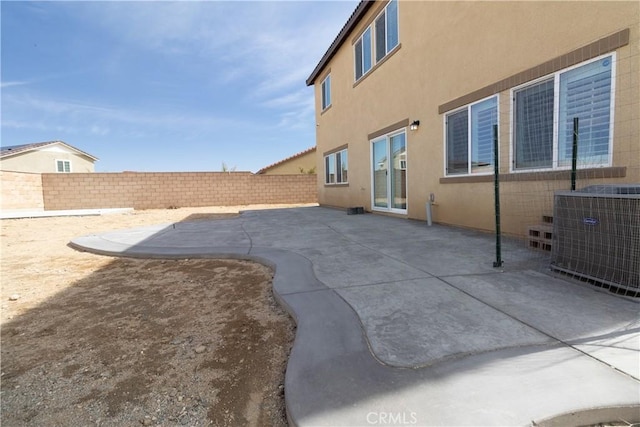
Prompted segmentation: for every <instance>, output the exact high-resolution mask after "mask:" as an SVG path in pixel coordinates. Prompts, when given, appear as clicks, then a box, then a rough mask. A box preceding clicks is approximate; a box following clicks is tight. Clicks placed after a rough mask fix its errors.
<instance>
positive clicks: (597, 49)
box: [307, 0, 640, 235]
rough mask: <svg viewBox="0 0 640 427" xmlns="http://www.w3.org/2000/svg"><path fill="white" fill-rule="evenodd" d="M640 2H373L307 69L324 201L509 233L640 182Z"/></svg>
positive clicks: (363, 7) (354, 16) (361, 5)
mask: <svg viewBox="0 0 640 427" xmlns="http://www.w3.org/2000/svg"><path fill="white" fill-rule="evenodd" d="M639 9H640V3H638V2H632V1H629V2H624V1H623V2H609V1H595V2H562V1H558V2H537V1H536V2H484V1H483V2H474V1H459V2H458V1H433V2H432V1H416V2H414V1H399V0H391V1H388V0H387V1H362V2H360V3H359V5H358V6H357V8H356V9H355V11H354V12H353V14H352V16H351V17H350V18H349V20H348V22H347V23H346V24H345V26H344V27H343V28H342V30H341V31H340V33H339V34H338V35H337V37H336V39H335V40H334V42H333V43H332V44H331V46H329V48H328V50H327V51H326V53H325V55H324V56H323V57H322V58H321V60H320V62H319V63H318V65H317V66H316V68H315V69H314V70H313V72H312V73H311V75H310V76H309V78H308V79H307V85H314V86H315V98H316V122H317V131H316V138H317V141H316V142H317V153H318V155H317V159H316V161H317V171H318V181H319V182H318V187H319V188H318V197H319V202H320V204H321V205H327V206H336V207H351V206H364V207H365V209H367V210H369V211H373V212H379V213H385V214H392V215H399V216H404V217H407V218H415V219H425V217H426V212H425V204H426V203H427V201H428V200H429V198H430V195H431V194H433V196H434V198H435V205H434V207H433V215H434V220H435V221H437V222H440V223H445V224H453V225H457V226H463V227H471V228H475V229H481V230H492V229H493V228H494V223H495V222H494V219H495V218H494V164H495V162H494V135H493V129H494V125H497V136H498V138H497V141H498V144H497V146H498V160H499V161H498V165H499V176H500V181H501V184H500V185H501V193H502V195H503V197H502V203H503V219H502V227H503V231H505V232H507V233H509V234H514V235H523V234H524V233H525V230H526V225H527V224H528V223H531V222H535V221H537V219H538V218H540V217H541V216H542V215H545V214H550V213H552V211H553V193H554V191H556V190H562V189H567V188H568V185H569V176H570V173H571V170H570V169H571V163H572V162H571V160H572V138H573V128H572V123H573V118H575V117H577V118H578V119H579V135H580V139H579V148H578V150H577V153H578V155H577V168H578V175H577V176H578V180H579V181H578V183H579V185H585V184H587V183H588V184H590V185H591V184H614V183H638V182H640V124H639V120H638V110H639V98H640V89H639V81H640V65H639V64H640V57H639V52H640V42H639V39H640V25H639V21H640V19H639Z"/></svg>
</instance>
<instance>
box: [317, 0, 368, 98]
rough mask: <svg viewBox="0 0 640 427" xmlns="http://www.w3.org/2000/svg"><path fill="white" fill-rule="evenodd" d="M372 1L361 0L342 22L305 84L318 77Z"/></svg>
mask: <svg viewBox="0 0 640 427" xmlns="http://www.w3.org/2000/svg"><path fill="white" fill-rule="evenodd" d="M374 3H375V1H374V0H362V1H361V2H360V3H359V4H358V6H357V7H356V9H355V10H354V11H353V13H352V14H351V16H350V17H349V20H348V21H347V23H346V24H344V27H342V30H340V32H339V33H338V36H337V37H336V38H335V40H334V41H333V43H331V46H329V49H328V50H327V52H326V53H325V54H324V56H323V57H322V59H320V62H319V63H318V65H316V68H315V69H314V70H313V72H312V73H311V75H310V76H309V78H308V79H307V86H311V85H312V84H313V83H314V82H315V80H316V79H317V78H318V75H319V74H320V72H321V71H322V69H323V68H324V67H325V65H327V63H328V62H329V61H330V60H331V58H333V55H335V54H336V52H337V51H338V49H339V48H340V46H342V43H343V42H344V40H345V39H346V38H347V36H348V35H349V33H351V30H353V28H354V27H355V26H356V25H357V24H358V22H360V19H362V17H363V16H364V14H365V13H367V10H369V8H370V7H371V6H372V5H373V4H374Z"/></svg>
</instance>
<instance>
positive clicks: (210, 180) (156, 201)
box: [2, 172, 318, 210]
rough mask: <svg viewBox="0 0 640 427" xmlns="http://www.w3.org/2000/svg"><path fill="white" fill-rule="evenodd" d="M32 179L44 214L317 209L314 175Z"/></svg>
mask: <svg viewBox="0 0 640 427" xmlns="http://www.w3.org/2000/svg"><path fill="white" fill-rule="evenodd" d="M4 173H5V172H3V181H2V188H3V190H2V191H3V199H4V194H5V187H9V188H10V187H12V186H13V185H14V184H13V182H14V181H7V182H5V180H4ZM34 176H35V177H38V179H40V177H41V199H42V201H43V205H44V209H45V210H65V209H100V208H127V207H128V208H131V207H132V208H134V209H166V208H170V207H198V206H233V205H249V204H284V203H315V202H317V200H318V196H317V184H316V183H317V178H316V175H254V174H252V173H251V172H230V173H228V172H123V173H70V174H58V173H44V174H42V175H34ZM34 185H35V184H34ZM8 190H9V189H8V188H7V191H8ZM34 192H35V190H34ZM11 197H13V195H12V196H11ZM32 207H33V208H36V207H37V206H32ZM3 208H4V209H10V208H9V207H5V206H4V202H3ZM12 209H15V208H12Z"/></svg>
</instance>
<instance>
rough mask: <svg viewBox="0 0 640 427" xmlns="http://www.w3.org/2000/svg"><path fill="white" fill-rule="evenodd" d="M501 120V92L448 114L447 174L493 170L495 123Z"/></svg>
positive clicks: (446, 124)
mask: <svg viewBox="0 0 640 427" xmlns="http://www.w3.org/2000/svg"><path fill="white" fill-rule="evenodd" d="M497 123H498V97H497V96H493V97H491V98H487V99H485V100H482V101H479V102H476V103H474V104H469V105H467V106H466V107H464V108H462V109H460V110H457V111H455V112H452V113H449V114H447V115H446V116H445V127H446V153H447V160H446V174H447V175H463V174H472V173H483V172H487V173H489V172H491V171H493V144H494V143H493V141H494V137H493V126H494V125H496V124H497Z"/></svg>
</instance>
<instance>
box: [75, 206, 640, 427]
mask: <svg viewBox="0 0 640 427" xmlns="http://www.w3.org/2000/svg"><path fill="white" fill-rule="evenodd" d="M71 245H72V246H74V247H76V248H79V249H82V250H90V251H93V252H96V253H101V254H107V255H117V256H136V257H156V258H167V257H168V258H193V257H232V258H241V259H251V260H255V261H258V262H262V263H264V264H266V265H269V266H271V267H272V268H273V269H274V270H275V277H274V281H273V289H274V294H275V296H276V298H277V299H278V301H279V302H280V303H281V304H282V305H283V306H284V307H285V308H286V309H287V310H288V311H289V312H290V313H291V315H292V316H293V317H294V318H295V319H296V322H297V325H298V329H297V333H296V340H295V343H294V347H293V350H292V353H291V356H290V359H289V363H288V366H287V373H286V380H285V399H286V405H287V412H288V415H289V420H290V422H291V424H292V425H299V426H307V425H308V426H362V425H385V424H386V425H389V424H395V425H398V424H405V425H444V426H454V425H455V426H461V425H469V426H471V425H487V426H504V425H533V424H534V423H535V424H538V425H588V424H597V423H600V422H608V421H612V418H611V417H614V416H615V417H621V418H623V419H625V420H628V421H629V422H640V381H639V380H638V376H639V375H638V361H639V360H640V357H639V355H640V345H639V344H638V343H639V340H640V331H639V325H638V323H639V314H638V313H639V310H638V308H639V307H640V306H639V304H638V301H637V300H631V299H628V298H622V297H619V296H616V295H613V294H609V293H605V292H601V291H599V290H597V289H595V288H592V287H589V286H587V285H584V284H576V283H575V282H571V281H568V280H566V279H564V278H559V277H556V276H552V275H551V274H550V273H549V272H548V271H546V270H543V269H540V266H541V265H544V263H543V262H542V263H541V261H543V260H544V259H543V257H541V256H540V254H539V253H533V252H529V251H528V250H525V249H524V247H523V245H518V244H517V242H508V241H507V242H505V245H504V252H503V253H504V260H505V261H506V263H505V266H504V267H503V268H498V269H495V268H493V266H492V261H493V260H494V252H493V251H494V239H493V236H490V235H486V234H483V233H474V232H471V231H468V230H460V229H455V228H448V227H442V226H437V227H427V226H426V225H425V224H423V223H420V222H417V221H406V220H401V219H395V218H389V217H383V216H377V215H353V216H350V215H346V213H345V212H344V211H338V210H333V209H325V208H319V207H317V208H301V209H287V210H284V209H283V210H276V211H268V210H267V211H250V212H244V213H243V214H242V215H240V217H238V218H234V219H225V220H217V221H215V220H213V221H197V222H182V223H175V224H163V225H158V226H154V227H144V228H138V229H132V230H124V231H123V230H120V231H115V232H109V233H103V234H100V235H91V236H84V237H79V238H76V239H74V240H73V241H72V242H71ZM616 419H617V418H616Z"/></svg>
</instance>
